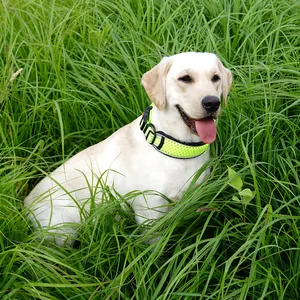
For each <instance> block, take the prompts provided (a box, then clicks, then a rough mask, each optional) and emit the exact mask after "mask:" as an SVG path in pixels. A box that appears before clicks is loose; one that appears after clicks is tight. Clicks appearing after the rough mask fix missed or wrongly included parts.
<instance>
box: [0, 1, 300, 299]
mask: <svg viewBox="0 0 300 300" xmlns="http://www.w3.org/2000/svg"><path fill="white" fill-rule="evenodd" d="M299 12H300V2H299V1H298V0H286V1H280V0H258V1H257V0H255V1H254V0H249V1H241V0H235V1H233V0H221V1H220V0H210V1H208V0H202V1H198V0H184V1H178V0H166V1H158V0H146V1H135V0H116V1H108V0H102V1H98V0H64V1H62V0H47V1H46V0H39V1H36V0H29V1H28V0H26V1H25V0H18V1H16V0H10V1H9V0H4V1H2V2H1V4H0V27H1V30H0V37H1V38H0V69H1V72H0V298H1V299H142V300H145V299H159V300H162V299H176V300H177V299H214V300H215V299H222V300H225V299H230V300H232V299H270V300H273V299H298V298H299V296H298V295H299V294H300V290H299V280H300V271H299V270H300V234H299V227H300V220H299V219H300V217H299V202H300V196H299V195H300V178H299V174H300V172H299V170H300V158H299V148H300V142H299V136H300V87H299V78H300V71H299V70H300V54H299V53H300V51H299V50H300V35H299V28H300V18H299ZM183 51H208V52H215V53H216V54H217V55H218V56H219V57H220V58H221V60H222V61H223V62H224V64H225V65H226V66H227V67H228V68H229V69H231V71H232V73H233V86H232V89H231V92H230V96H229V98H228V100H227V105H226V107H224V110H223V113H222V116H221V118H220V120H219V121H218V138H217V141H216V142H215V144H214V145H213V146H212V147H211V148H212V149H211V151H212V157H213V158H212V160H211V161H210V162H209V165H210V166H211V169H212V173H211V176H210V177H209V179H208V180H206V181H205V182H203V183H201V184H200V186H198V187H193V186H190V187H189V189H188V191H187V192H186V193H185V195H184V196H183V198H182V199H181V201H179V202H178V203H171V204H170V206H172V207H173V209H172V210H171V211H170V212H169V213H168V214H167V215H166V216H165V217H163V218H162V219H161V220H159V221H158V222H156V223H155V224H153V226H152V227H150V228H149V230H148V231H147V232H146V233H144V228H143V227H139V226H138V225H137V224H136V223H135V221H134V218H133V216H132V214H131V212H130V211H124V210H122V208H121V206H122V203H124V201H126V200H127V199H131V198H132V197H134V195H135V193H137V191H133V192H132V193H130V194H128V195H119V197H117V199H115V198H114V197H112V196H111V195H109V193H108V195H107V198H110V201H105V204H103V205H101V206H99V207H96V206H93V209H92V211H91V213H90V214H89V215H88V216H87V219H86V221H85V222H84V223H83V224H82V226H81V228H80V236H79V238H78V244H77V246H76V247H75V248H59V247H57V246H55V245H48V244H44V243H42V242H38V241H36V239H35V237H36V233H35V232H34V231H33V230H32V228H31V224H30V223H29V222H28V220H27V219H26V218H25V211H24V207H23V199H24V197H25V195H26V194H28V192H29V191H30V190H31V189H32V187H33V186H34V185H35V184H36V183H37V182H38V181H39V180H40V178H42V177H43V176H45V174H47V173H48V172H50V171H52V170H53V169H55V168H56V167H57V166H58V165H59V164H61V162H62V161H63V160H65V159H67V158H68V157H70V156H72V155H73V154H74V153H77V152H78V151H80V150H81V149H84V148H86V147H87V146H89V145H92V144H95V143H96V142H98V141H99V140H102V139H104V138H106V137H107V136H109V135H110V134H111V133H113V132H114V131H115V130H117V129H118V128H120V127H121V126H123V125H125V124H127V123H128V122H130V121H132V120H133V119H134V118H136V117H137V116H139V115H140V114H141V112H142V111H143V109H144V108H145V107H146V105H147V103H148V102H149V100H148V99H147V96H146V94H145V92H144V91H143V89H142V87H141V84H140V78H141V76H142V74H143V73H144V72H145V71H146V70H148V69H149V68H151V67H152V66H154V65H155V64H156V63H157V62H158V61H159V60H160V59H161V58H162V57H163V56H166V55H172V54H175V53H178V52H183ZM21 68H22V69H23V70H22V71H21V73H20V74H18V75H17V76H16V78H14V80H12V81H10V79H11V76H12V73H15V72H17V70H19V69H21ZM227 166H229V168H228V169H227ZM233 170H237V171H238V172H237V173H235V172H234V171H233ZM201 171H203V170H200V172H201ZM200 172H199V174H200ZM199 174H197V176H199ZM195 179H196V178H195ZM116 215H118V216H119V217H118V218H117V219H116V217H115V216H116ZM157 235H159V236H161V238H160V239H159V240H158V241H157V242H156V243H155V244H153V245H150V244H148V243H146V241H147V240H149V239H151V238H153V237H155V236H157Z"/></svg>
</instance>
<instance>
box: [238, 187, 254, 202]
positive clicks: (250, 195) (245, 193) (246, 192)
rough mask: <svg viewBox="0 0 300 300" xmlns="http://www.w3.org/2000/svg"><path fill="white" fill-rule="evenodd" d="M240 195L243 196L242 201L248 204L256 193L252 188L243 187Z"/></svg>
mask: <svg viewBox="0 0 300 300" xmlns="http://www.w3.org/2000/svg"><path fill="white" fill-rule="evenodd" d="M239 195H240V196H241V199H242V202H243V203H244V204H248V203H249V202H250V201H251V200H252V199H253V198H254V195H255V193H254V192H252V191H251V190H250V189H243V190H242V191H240V192H239Z"/></svg>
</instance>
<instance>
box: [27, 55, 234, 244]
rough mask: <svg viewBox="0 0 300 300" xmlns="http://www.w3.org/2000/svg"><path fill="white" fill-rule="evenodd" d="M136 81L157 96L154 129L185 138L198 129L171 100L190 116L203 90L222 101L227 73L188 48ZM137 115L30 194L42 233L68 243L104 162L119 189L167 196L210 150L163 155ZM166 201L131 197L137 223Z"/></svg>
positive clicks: (177, 194) (175, 193)
mask: <svg viewBox="0 0 300 300" xmlns="http://www.w3.org/2000/svg"><path fill="white" fill-rule="evenodd" d="M186 74H189V75H190V76H192V77H193V79H194V82H193V83H192V84H186V83H184V82H182V81H180V80H178V78H180V77H182V76H184V75H186ZM213 75H218V76H219V77H220V80H219V82H213V81H212V76H213ZM142 84H143V86H144V87H145V90H146V92H147V94H148V95H149V98H150V99H151V100H152V101H153V103H154V104H155V106H154V108H153V110H152V111H153V112H152V118H153V120H152V122H153V124H154V125H155V127H156V129H157V130H161V131H164V132H165V133H167V134H169V135H171V136H172V137H174V138H176V139H178V140H180V141H183V142H198V141H199V137H198V135H196V134H194V133H192V132H191V131H190V129H189V128H188V127H187V126H186V124H185V123H184V122H183V120H182V118H181V116H180V114H179V113H178V110H177V109H176V107H175V105H180V106H181V107H182V108H183V109H184V111H185V112H186V113H187V114H188V115H189V116H190V117H192V118H194V119H200V118H203V117H205V115H206V111H205V110H204V108H203V107H202V105H201V101H202V99H203V98H204V97H205V96H208V95H211V96H217V97H219V98H220V97H221V96H223V100H224V101H225V99H226V96H227V94H228V92H229V89H230V85H231V73H230V71H229V70H227V69H226V68H225V67H224V66H223V65H222V63H221V62H220V61H219V59H218V58H217V56H216V55H214V54H211V53H195V52H189V53H181V54H177V55H174V56H171V57H167V58H164V59H163V60H162V61H161V62H160V63H159V64H158V65H157V66H155V67H154V68H153V69H152V70H150V71H149V72H147V73H146V74H144V76H143V78H142ZM218 113H219V111H218V112H217V113H216V117H217V115H218ZM140 118H141V117H138V118H137V119H136V120H135V121H133V122H132V123H130V124H128V125H126V126H124V127H122V128H121V129H119V130H118V131H117V132H115V133H114V134H113V135H111V136H110V137H108V138H107V139H106V140H104V141H102V142H100V143H98V144H96V145H94V146H91V147H89V148H87V149H85V150H83V151H81V152H80V153H78V154H76V155H75V156H73V157H72V158H71V159H69V160H68V161H67V162H65V163H64V164H63V165H61V166H60V167H59V168H58V169H56V170H55V171H54V172H52V173H51V174H50V175H49V176H47V177H45V178H44V179H43V180H42V181H41V182H39V183H38V185H37V186H36V187H35V188H34V189H33V190H32V192H31V193H30V194H29V195H28V197H27V198H26V199H25V206H26V207H27V209H28V211H29V212H30V218H31V220H32V222H33V224H34V226H35V227H36V228H37V229H38V228H43V229H47V230H48V233H49V235H47V237H46V238H47V239H52V238H53V237H52V236H51V233H52V232H55V233H64V234H66V235H65V236H63V235H61V236H59V235H56V237H54V239H55V241H56V243H57V244H60V245H64V244H72V243H73V239H74V237H75V236H76V224H80V222H81V221H82V220H81V214H80V210H79V207H80V208H83V207H84V209H89V199H90V197H91V192H90V191H91V190H93V191H95V190H96V194H97V197H96V198H97V202H98V203H101V199H102V198H101V196H102V194H101V188H100V186H99V185H98V188H97V183H98V181H99V180H100V179H99V178H101V176H102V174H103V173H104V172H106V171H107V170H114V171H108V172H106V173H105V174H104V175H103V179H105V180H104V181H105V182H106V184H107V185H108V186H111V187H112V186H113V188H114V189H115V190H116V191H117V192H118V193H120V194H126V193H128V192H130V191H133V190H141V191H144V190H155V191H158V192H160V193H162V194H164V195H166V196H167V197H168V198H170V199H173V200H179V199H180V198H181V196H182V194H183V192H184V191H185V188H186V186H187V184H188V182H189V180H190V179H191V177H192V176H193V174H194V173H195V172H196V171H197V170H198V169H199V168H200V167H201V166H202V165H203V164H204V163H205V162H206V161H207V160H208V159H209V151H206V152H205V153H204V154H202V155H201V156H199V157H196V158H193V159H175V158H171V157H168V156H165V155H163V154H161V153H160V152H158V151H157V150H155V149H154V148H153V147H152V146H151V145H149V144H148V143H147V142H146V140H145V136H144V134H143V132H142V131H141V130H140V128H139V122H140ZM208 172H209V171H206V172H204V173H203V174H202V175H201V177H200V178H199V180H203V178H204V177H205V176H206V175H207V174H208ZM166 204H167V202H166V200H165V199H164V198H162V197H160V196H158V195H152V196H148V197H147V198H144V197H142V196H137V197H136V198H135V199H134V201H132V203H131V205H132V208H133V210H134V212H135V215H136V221H137V222H138V223H142V222H144V221H146V220H155V219H157V218H159V217H161V216H162V214H163V213H165V212H166V211H167V207H164V205H166ZM70 223H73V225H75V227H74V226H71V224H70ZM60 226H61V227H60ZM54 236H55V235H54Z"/></svg>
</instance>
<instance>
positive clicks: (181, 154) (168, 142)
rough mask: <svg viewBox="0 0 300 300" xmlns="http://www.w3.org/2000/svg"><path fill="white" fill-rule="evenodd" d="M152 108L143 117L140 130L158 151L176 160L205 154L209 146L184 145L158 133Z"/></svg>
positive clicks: (201, 144) (198, 144) (201, 143)
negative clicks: (152, 119)
mask: <svg viewBox="0 0 300 300" xmlns="http://www.w3.org/2000/svg"><path fill="white" fill-rule="evenodd" d="M151 110H152V106H148V107H147V108H146V110H145V112H144V114H143V116H142V119H141V122H140V129H141V130H142V131H143V133H144V134H145V137H146V141H147V142H148V143H149V144H150V145H152V146H153V147H154V148H155V149H156V150H157V151H159V152H161V153H163V154H165V155H167V156H170V157H174V158H181V159H186V158H194V157H197V156H200V155H201V154H203V153H204V152H205V151H206V150H207V149H208V148H209V144H204V143H203V142H199V143H184V142H180V141H178V140H176V139H174V138H173V137H171V136H169V135H167V134H166V133H164V132H162V131H156V129H155V126H154V125H153V124H152V123H151V112H152V111H151Z"/></svg>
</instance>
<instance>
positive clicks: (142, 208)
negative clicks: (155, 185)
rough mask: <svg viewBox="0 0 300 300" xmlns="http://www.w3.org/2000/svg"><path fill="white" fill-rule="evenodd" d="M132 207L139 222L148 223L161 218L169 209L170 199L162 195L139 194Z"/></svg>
mask: <svg viewBox="0 0 300 300" xmlns="http://www.w3.org/2000/svg"><path fill="white" fill-rule="evenodd" d="M132 208H133V210H134V213H135V219H136V221H137V223H138V224H143V223H145V224H148V223H150V222H151V221H155V220H157V219H159V218H161V217H162V216H163V215H164V214H165V213H166V212H167V211H168V210H169V208H168V201H167V200H166V199H164V198H163V197H162V196H160V195H139V196H137V197H136V198H135V199H134V201H133V203H132ZM157 239H159V238H154V239H151V240H150V241H149V243H154V242H155V241H156V240H157Z"/></svg>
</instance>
